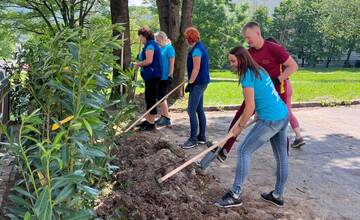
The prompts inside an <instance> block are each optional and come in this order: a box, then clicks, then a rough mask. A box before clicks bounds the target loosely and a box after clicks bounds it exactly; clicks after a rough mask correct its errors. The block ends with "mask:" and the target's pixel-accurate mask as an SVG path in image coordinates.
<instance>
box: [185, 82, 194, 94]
mask: <svg viewBox="0 0 360 220" xmlns="http://www.w3.org/2000/svg"><path fill="white" fill-rule="evenodd" d="M193 88H194V84H193V83H188V84H187V85H186V87H185V92H189V93H191V91H192V89H193Z"/></svg>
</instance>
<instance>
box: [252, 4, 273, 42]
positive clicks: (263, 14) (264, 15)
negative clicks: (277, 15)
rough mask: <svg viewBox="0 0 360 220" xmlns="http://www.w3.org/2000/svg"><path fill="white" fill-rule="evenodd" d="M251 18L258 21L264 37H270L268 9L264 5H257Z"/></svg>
mask: <svg viewBox="0 0 360 220" xmlns="http://www.w3.org/2000/svg"><path fill="white" fill-rule="evenodd" d="M251 20H253V21H256V22H257V23H259V25H260V27H261V33H262V35H263V37H264V38H267V37H270V25H271V17H270V16H269V10H268V8H267V7H266V6H259V7H258V8H257V9H256V11H255V13H254V14H253V16H252V18H251Z"/></svg>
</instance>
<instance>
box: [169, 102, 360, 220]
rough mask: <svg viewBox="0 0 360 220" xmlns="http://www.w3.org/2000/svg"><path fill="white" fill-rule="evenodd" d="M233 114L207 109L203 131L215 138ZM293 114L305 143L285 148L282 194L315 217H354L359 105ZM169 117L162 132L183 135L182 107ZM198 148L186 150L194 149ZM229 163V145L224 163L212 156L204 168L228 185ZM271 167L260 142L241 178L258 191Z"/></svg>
mask: <svg viewBox="0 0 360 220" xmlns="http://www.w3.org/2000/svg"><path fill="white" fill-rule="evenodd" d="M234 114H235V112H234V111H228V112H207V119H208V130H207V134H208V137H209V138H210V139H212V140H219V139H221V138H222V137H223V136H224V135H225V132H226V130H227V127H228V125H229V124H230V121H231V119H232V117H233V115H234ZM295 114H296V116H297V117H298V119H299V122H300V125H301V127H302V133H303V135H304V137H305V140H306V143H307V144H306V145H304V146H303V147H302V148H301V149H291V152H290V158H289V179H288V183H287V187H286V198H289V199H291V200H292V201H295V202H297V203H298V204H299V205H303V204H306V205H307V207H310V209H311V211H313V212H314V213H315V215H316V218H318V219H359V216H360V208H359V207H360V127H359V124H360V106H351V107H335V108H306V109H296V110H295ZM173 117H174V118H175V120H174V126H173V128H172V129H162V132H164V133H165V134H166V135H168V136H169V137H170V138H171V139H172V140H174V142H175V143H178V144H180V143H182V142H183V141H185V140H186V138H187V135H188V134H187V132H188V130H189V121H188V117H187V115H186V113H174V114H173ZM289 134H292V131H291V129H289ZM244 135H245V134H244ZM244 135H242V136H241V138H239V141H241V140H242V139H243V138H244ZM200 150H202V149H200V148H197V149H192V150H188V151H187V152H188V153H189V154H195V153H198V152H199V151H200ZM235 167H236V150H235V149H233V150H232V151H231V154H230V157H229V159H228V160H227V161H226V163H224V164H221V163H219V162H218V161H216V162H214V163H212V164H211V166H210V168H209V169H208V170H207V171H206V172H210V173H213V174H214V175H215V176H216V177H217V179H218V180H219V181H220V182H221V183H222V184H223V186H224V187H230V186H231V184H232V182H233V178H234V172H235ZM274 170H275V161H274V159H273V155H272V151H271V147H270V144H266V146H265V147H263V148H262V149H261V150H259V151H258V152H256V153H255V154H254V156H253V160H252V170H251V171H250V175H249V178H248V183H247V184H248V185H253V186H255V188H254V187H253V186H252V187H251V188H252V189H256V190H257V191H259V192H261V191H263V190H266V191H267V190H270V189H271V188H272V185H273V183H274V181H275V178H274Z"/></svg>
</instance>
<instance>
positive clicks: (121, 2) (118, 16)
mask: <svg viewBox="0 0 360 220" xmlns="http://www.w3.org/2000/svg"><path fill="white" fill-rule="evenodd" d="M110 9H111V21H112V23H113V24H119V23H121V24H122V26H123V27H124V39H125V40H124V44H123V50H124V53H123V55H124V57H122V56H121V49H120V50H114V52H113V53H114V55H115V56H118V57H119V58H120V59H119V60H118V61H117V63H118V64H119V65H121V64H123V69H124V70H125V69H128V68H129V66H130V62H131V48H130V19H129V1H128V0H111V1H110ZM113 36H119V38H120V39H121V38H122V33H119V32H118V31H113ZM118 76H119V70H116V69H114V71H113V78H116V77H118ZM120 90H121V87H120V86H117V87H114V88H113V89H112V92H111V94H112V95H111V96H112V98H113V99H114V98H118V97H119V96H120V95H122V94H120Z"/></svg>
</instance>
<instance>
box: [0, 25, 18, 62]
mask: <svg viewBox="0 0 360 220" xmlns="http://www.w3.org/2000/svg"><path fill="white" fill-rule="evenodd" d="M0 25H1V23H0ZM0 45H1V46H0V59H2V58H10V57H11V54H12V53H13V52H14V49H15V35H14V34H13V33H12V32H11V31H10V30H9V28H7V27H5V26H3V27H1V28H0Z"/></svg>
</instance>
